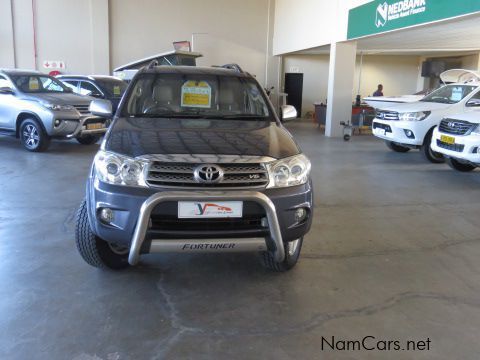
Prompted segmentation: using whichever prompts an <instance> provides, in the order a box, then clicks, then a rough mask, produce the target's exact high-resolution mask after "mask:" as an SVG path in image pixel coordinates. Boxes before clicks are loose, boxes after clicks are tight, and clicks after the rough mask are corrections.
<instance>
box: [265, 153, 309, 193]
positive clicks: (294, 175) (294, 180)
mask: <svg viewBox="0 0 480 360" xmlns="http://www.w3.org/2000/svg"><path fill="white" fill-rule="evenodd" d="M310 168H311V164H310V160H308V158H307V157H306V156H305V155H303V154H299V155H295V156H292V157H289V158H286V159H282V160H277V161H273V162H271V163H269V164H267V170H268V174H269V177H270V183H269V184H268V186H267V188H275V187H288V186H295V185H301V184H305V183H306V182H307V181H308V177H309V175H310Z"/></svg>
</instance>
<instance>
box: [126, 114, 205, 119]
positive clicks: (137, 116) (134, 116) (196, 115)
mask: <svg viewBox="0 0 480 360" xmlns="http://www.w3.org/2000/svg"><path fill="white" fill-rule="evenodd" d="M129 117H131V118H149V119H152V118H165V119H168V118H183V119H203V118H205V116H204V115H200V114H178V113H164V114H131V115H129Z"/></svg>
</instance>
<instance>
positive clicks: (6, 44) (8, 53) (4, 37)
mask: <svg viewBox="0 0 480 360" xmlns="http://www.w3.org/2000/svg"><path fill="white" fill-rule="evenodd" d="M11 13H12V6H11V2H10V0H3V1H0V14H2V15H3V16H2V21H0V44H2V48H1V51H0V64H4V66H5V67H14V66H15V52H14V50H13V23H12V17H11V15H10V14H11Z"/></svg>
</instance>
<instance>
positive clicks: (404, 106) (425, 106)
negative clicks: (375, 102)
mask: <svg viewBox="0 0 480 360" xmlns="http://www.w3.org/2000/svg"><path fill="white" fill-rule="evenodd" d="M452 105H455V104H441V103H434V102H426V101H416V102H412V103H401V104H395V103H392V104H391V105H390V104H389V105H385V106H382V108H379V110H387V111H396V112H399V113H404V112H417V111H435V110H445V109H448V108H449V107H451V106H452Z"/></svg>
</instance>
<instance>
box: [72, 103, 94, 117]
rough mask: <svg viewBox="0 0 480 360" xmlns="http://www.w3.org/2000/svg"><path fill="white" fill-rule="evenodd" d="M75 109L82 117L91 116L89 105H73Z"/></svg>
mask: <svg viewBox="0 0 480 360" xmlns="http://www.w3.org/2000/svg"><path fill="white" fill-rule="evenodd" d="M73 107H74V108H75V109H76V110H77V111H78V112H79V113H80V114H82V115H87V114H90V111H89V110H88V109H89V105H73Z"/></svg>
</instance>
